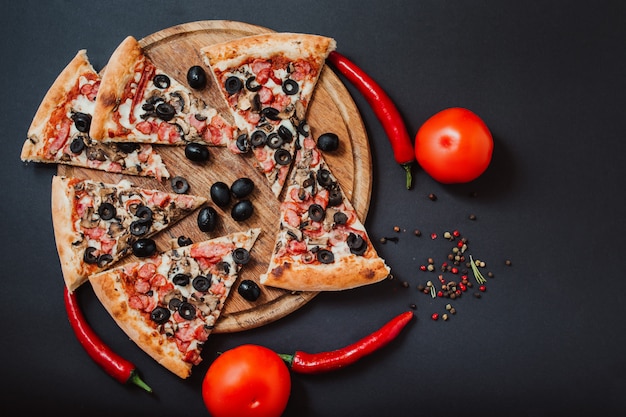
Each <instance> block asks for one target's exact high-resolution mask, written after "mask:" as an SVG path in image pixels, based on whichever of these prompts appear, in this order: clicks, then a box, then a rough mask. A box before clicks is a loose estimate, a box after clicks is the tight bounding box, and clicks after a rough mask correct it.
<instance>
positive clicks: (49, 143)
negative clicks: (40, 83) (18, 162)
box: [21, 49, 169, 179]
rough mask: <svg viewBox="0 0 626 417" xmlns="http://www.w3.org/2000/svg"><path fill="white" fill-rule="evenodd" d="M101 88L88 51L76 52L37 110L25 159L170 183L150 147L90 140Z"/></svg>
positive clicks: (23, 148)
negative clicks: (164, 180)
mask: <svg viewBox="0 0 626 417" xmlns="http://www.w3.org/2000/svg"><path fill="white" fill-rule="evenodd" d="M99 86H100V76H99V75H98V73H97V72H96V71H95V70H94V69H93V67H92V66H91V64H90V62H89V59H88V57H87V52H86V51H85V50H84V49H83V50H80V51H78V53H77V54H76V56H75V57H74V58H73V59H72V60H71V61H70V63H69V64H68V65H67V66H66V67H65V68H64V69H63V71H61V73H60V74H59V75H58V77H57V78H56V80H55V81H54V83H53V84H52V86H51V87H50V89H49V90H48V92H47V93H46V95H45V96H44V98H43V100H42V102H41V104H40V105H39V108H38V110H37V112H36V113H35V116H34V117H33V120H32V123H31V125H30V128H29V129H28V133H27V139H26V141H25V142H24V145H23V147H22V153H21V158H22V160H23V161H33V162H43V163H57V164H65V165H74V166H80V167H86V168H93V169H98V170H101V171H106V172H115V173H122V174H128V175H140V176H150V177H154V178H157V179H163V178H169V173H168V171H167V169H166V167H165V165H164V164H163V161H162V160H161V156H160V155H159V154H158V153H157V151H156V150H155V149H154V148H153V147H152V146H151V145H149V144H128V143H100V142H98V141H95V140H93V139H92V138H91V137H90V136H89V127H90V124H91V120H92V117H93V111H94V107H95V102H96V95H97V92H98V88H99Z"/></svg>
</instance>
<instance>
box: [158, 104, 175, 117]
mask: <svg viewBox="0 0 626 417" xmlns="http://www.w3.org/2000/svg"><path fill="white" fill-rule="evenodd" d="M156 114H157V116H158V117H159V118H160V119H161V120H165V121H166V122H168V121H170V120H172V119H173V118H174V116H175V115H176V109H175V108H174V106H172V105H171V104H170V103H159V104H158V105H157V106H156Z"/></svg>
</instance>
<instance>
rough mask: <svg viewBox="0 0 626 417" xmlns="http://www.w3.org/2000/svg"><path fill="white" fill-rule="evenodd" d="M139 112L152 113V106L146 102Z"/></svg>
mask: <svg viewBox="0 0 626 417" xmlns="http://www.w3.org/2000/svg"><path fill="white" fill-rule="evenodd" d="M141 110H144V111H148V112H150V111H154V104H152V103H149V102H147V101H146V102H145V103H143V104H142V105H141Z"/></svg>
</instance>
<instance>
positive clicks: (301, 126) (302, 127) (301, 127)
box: [296, 120, 309, 137]
mask: <svg viewBox="0 0 626 417" xmlns="http://www.w3.org/2000/svg"><path fill="white" fill-rule="evenodd" d="M296 130H297V131H298V133H299V134H300V135H302V136H304V137H307V136H309V124H308V123H307V122H306V120H302V121H301V122H300V123H298V126H296Z"/></svg>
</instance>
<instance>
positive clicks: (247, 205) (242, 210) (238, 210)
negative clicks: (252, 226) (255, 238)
mask: <svg viewBox="0 0 626 417" xmlns="http://www.w3.org/2000/svg"><path fill="white" fill-rule="evenodd" d="M253 212H254V207H253V206H252V202H251V201H250V200H241V201H238V202H237V203H235V205H234V206H233V208H232V209H231V211H230V215H231V217H232V218H233V219H234V220H236V221H238V222H241V221H244V220H247V219H249V218H250V216H252V213H253Z"/></svg>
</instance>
